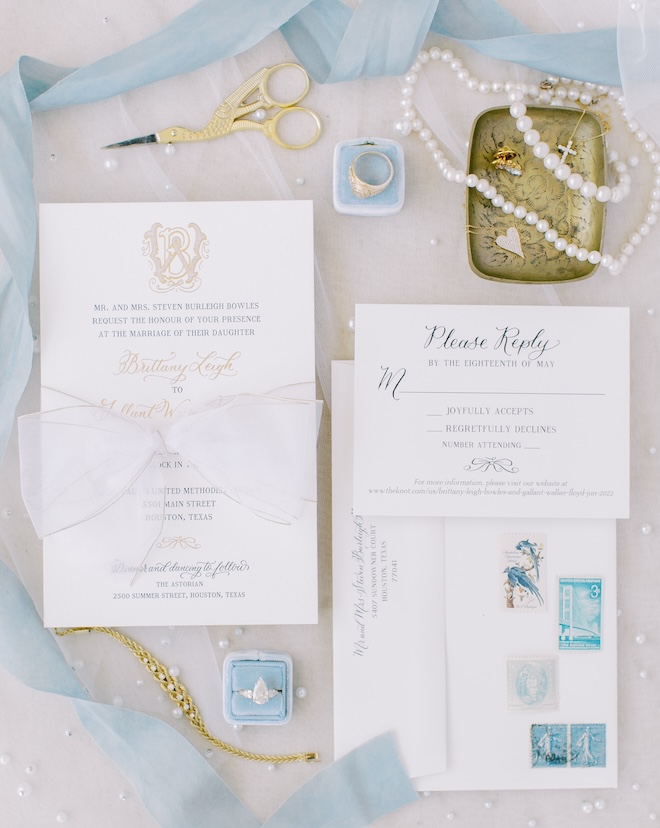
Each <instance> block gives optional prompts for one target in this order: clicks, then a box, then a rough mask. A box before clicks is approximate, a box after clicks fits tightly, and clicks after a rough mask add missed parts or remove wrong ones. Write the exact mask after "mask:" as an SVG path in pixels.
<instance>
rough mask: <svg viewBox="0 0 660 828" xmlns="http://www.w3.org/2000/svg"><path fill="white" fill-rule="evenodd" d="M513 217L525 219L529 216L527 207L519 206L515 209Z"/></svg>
mask: <svg viewBox="0 0 660 828" xmlns="http://www.w3.org/2000/svg"><path fill="white" fill-rule="evenodd" d="M513 215H514V216H515V217H516V218H517V219H523V218H525V216H526V215H527V207H525V206H524V205H523V204H517V205H516V206H515V208H514V211H513Z"/></svg>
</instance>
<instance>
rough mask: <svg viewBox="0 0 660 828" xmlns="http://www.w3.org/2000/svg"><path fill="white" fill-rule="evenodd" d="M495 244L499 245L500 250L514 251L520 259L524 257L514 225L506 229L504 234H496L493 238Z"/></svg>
mask: <svg viewBox="0 0 660 828" xmlns="http://www.w3.org/2000/svg"><path fill="white" fill-rule="evenodd" d="M495 244H496V245H497V246H498V247H501V248H502V250H507V251H508V252H509V253H515V254H516V256H520V258H521V259H524V258H525V254H524V253H523V249H522V244H521V243H520V236H519V234H518V231H517V230H516V228H515V227H509V229H508V230H507V231H506V236H498V237H497V238H496V239H495Z"/></svg>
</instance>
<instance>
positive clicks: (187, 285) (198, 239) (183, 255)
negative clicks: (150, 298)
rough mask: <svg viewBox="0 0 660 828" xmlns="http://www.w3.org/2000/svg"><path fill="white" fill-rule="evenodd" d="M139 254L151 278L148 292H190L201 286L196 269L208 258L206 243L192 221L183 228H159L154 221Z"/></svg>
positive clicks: (158, 224) (160, 225) (204, 236)
mask: <svg viewBox="0 0 660 828" xmlns="http://www.w3.org/2000/svg"><path fill="white" fill-rule="evenodd" d="M142 252H143V254H144V255H145V256H149V259H150V260H151V264H152V267H153V271H154V275H153V277H152V279H151V280H150V282H149V285H150V286H151V288H152V290H155V291H156V292H157V293H167V292H168V291H170V290H180V291H184V292H185V293H190V292H191V291H193V290H197V288H198V287H199V286H200V285H201V283H202V282H201V279H200V278H199V270H200V268H201V266H202V263H203V262H202V260H203V259H207V258H208V255H209V241H208V238H207V237H206V235H205V234H204V233H203V232H202V231H201V230H200V228H199V226H198V225H197V224H195V223H194V222H191V223H190V224H189V225H188V228H187V229H185V228H184V227H163V225H162V224H160V223H159V222H156V223H155V224H154V225H153V226H152V227H151V229H150V230H148V231H147V232H146V233H145V234H144V241H143V243H142Z"/></svg>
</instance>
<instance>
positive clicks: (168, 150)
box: [165, 110, 265, 155]
mask: <svg viewBox="0 0 660 828" xmlns="http://www.w3.org/2000/svg"><path fill="white" fill-rule="evenodd" d="M258 111H259V110H257V112H258ZM264 114H265V113H264ZM255 115H256V112H255ZM175 153H176V147H175V146H174V144H167V145H166V146H165V155H174V154H175Z"/></svg>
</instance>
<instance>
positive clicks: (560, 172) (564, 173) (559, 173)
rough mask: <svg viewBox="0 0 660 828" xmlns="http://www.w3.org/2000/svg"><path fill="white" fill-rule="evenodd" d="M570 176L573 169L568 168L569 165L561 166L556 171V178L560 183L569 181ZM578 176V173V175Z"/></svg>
mask: <svg viewBox="0 0 660 828" xmlns="http://www.w3.org/2000/svg"><path fill="white" fill-rule="evenodd" d="M570 175H571V168H570V167H569V166H568V164H560V165H559V166H558V167H557V168H556V169H555V178H556V179H557V180H558V181H567V180H568V178H569V177H570ZM576 175H577V173H576Z"/></svg>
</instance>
